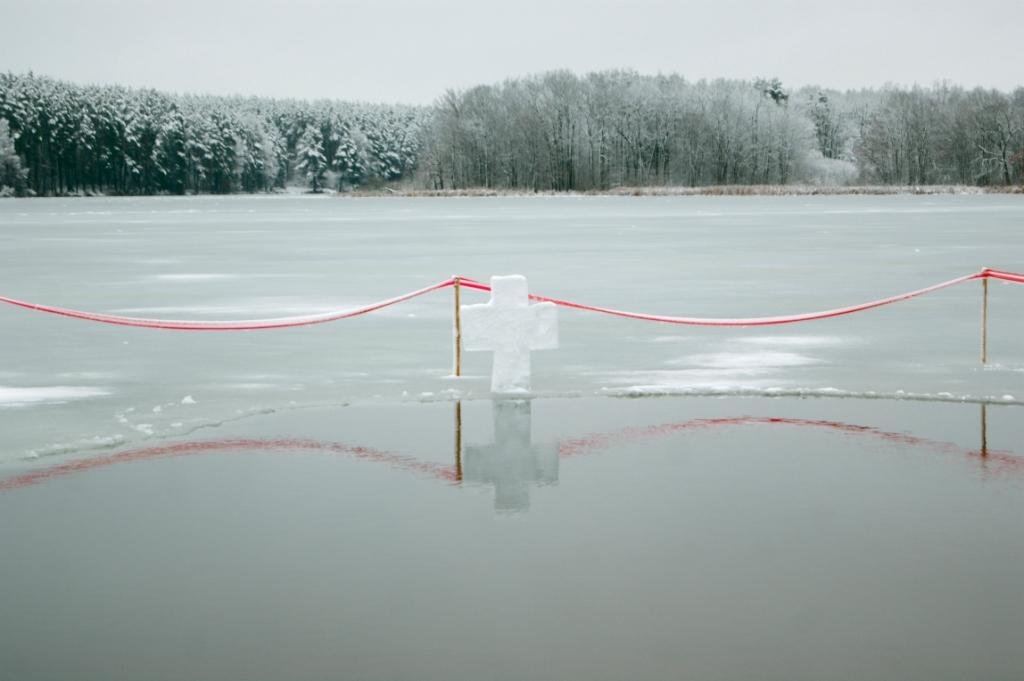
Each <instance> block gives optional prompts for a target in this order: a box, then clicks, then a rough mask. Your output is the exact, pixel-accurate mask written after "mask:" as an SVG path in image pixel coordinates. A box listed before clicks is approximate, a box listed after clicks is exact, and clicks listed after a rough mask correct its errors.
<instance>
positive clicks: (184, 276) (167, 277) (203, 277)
mask: <svg viewBox="0 0 1024 681" xmlns="http://www.w3.org/2000/svg"><path fill="white" fill-rule="evenodd" d="M237 278H238V275H237V274H227V273H224V272H195V273H184V272H182V273H178V274H154V275H153V276H151V277H150V279H156V280H157V281H178V282H191V281H218V280H222V279H237Z"/></svg>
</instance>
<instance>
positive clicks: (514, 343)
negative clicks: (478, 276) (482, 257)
mask: <svg viewBox="0 0 1024 681" xmlns="http://www.w3.org/2000/svg"><path fill="white" fill-rule="evenodd" d="M462 325H463V331H462V338H463V342H464V343H465V346H466V349H467V350H492V351H493V352H494V367H493V369H492V370H491V391H492V392H495V393H510V392H524V391H527V390H529V389H530V351H531V350H549V349H553V348H557V347H558V317H557V309H556V308H555V304H554V303H537V304H536V305H530V299H529V296H528V295H527V287H526V277H523V276H521V275H518V274H513V275H511V276H508V277H491V300H490V302H488V303H484V304H482V305H463V306H462Z"/></svg>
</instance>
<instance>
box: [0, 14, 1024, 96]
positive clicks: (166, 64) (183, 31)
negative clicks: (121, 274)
mask: <svg viewBox="0 0 1024 681" xmlns="http://www.w3.org/2000/svg"><path fill="white" fill-rule="evenodd" d="M0 8H2V12H0V70H2V71H15V72H24V71H28V70H30V69H31V70H33V71H35V72H36V73H40V74H45V75H50V76H54V77H57V78H62V79H67V80H71V81H75V82H79V83H119V84H125V85H133V86H147V87H155V88H158V89H161V90H168V91H176V92H182V91H190V92H209V93H215V94H231V93H242V94H260V95H273V96H287V97H300V98H332V99H354V100H367V101H388V102H410V103H429V102H431V101H433V100H434V99H435V98H436V97H437V96H438V95H439V94H441V93H442V92H443V91H444V90H445V89H447V88H461V87H466V86H470V85H474V84H478V83H492V82H496V81H500V80H503V79H504V78H507V77H510V76H516V75H524V74H528V73H535V72H538V71H545V70H549V69H555V68H568V69H572V70H574V71H577V72H581V73H582V72H586V71H591V70H596V69H606V68H616V67H622V68H633V69H636V70H639V71H641V72H644V73H657V72H659V71H660V72H678V73H681V74H683V75H684V76H686V77H687V78H689V79H691V80H696V79H699V78H714V77H719V76H723V77H738V78H752V77H755V76H778V77H779V78H781V79H782V81H783V83H784V84H786V85H788V86H799V85H804V84H821V85H827V86H830V87H836V88H839V89H846V88H858V87H865V86H877V85H882V84H884V83H886V82H893V83H899V84H913V83H921V84H931V83H933V82H935V81H937V80H942V79H947V80H950V81H953V82H955V83H960V84H963V85H968V86H974V85H981V86H985V87H997V88H1002V89H1006V90H1009V89H1012V88H1014V87H1016V86H1018V85H1024V33H1022V32H1021V27H1022V26H1024V0H970V1H965V0H957V1H955V2H950V1H947V0H918V1H917V2H907V1H906V0H888V1H879V0H850V1H849V2H843V3H832V2H827V1H825V0H817V1H813V0H788V1H787V0H775V1H771V2H761V1H757V0H734V1H729V0H719V1H717V2H714V1H710V0H709V1H704V0H700V1H690V0H676V1H674V2H669V1H659V0H633V1H632V2H624V1H618V0H543V1H538V0H526V1H520V2H501V3H494V2H483V1H478V2H473V1H471V0H432V1H429V2H413V1H412V0H388V1H386V2H382V1H374V0H363V1H361V2H350V1H349V0H329V1H321V0H292V1H290V2H280V1H278V2H270V1H268V0H203V1H197V0H163V1H161V2H153V1H151V0H92V1H90V0H0Z"/></svg>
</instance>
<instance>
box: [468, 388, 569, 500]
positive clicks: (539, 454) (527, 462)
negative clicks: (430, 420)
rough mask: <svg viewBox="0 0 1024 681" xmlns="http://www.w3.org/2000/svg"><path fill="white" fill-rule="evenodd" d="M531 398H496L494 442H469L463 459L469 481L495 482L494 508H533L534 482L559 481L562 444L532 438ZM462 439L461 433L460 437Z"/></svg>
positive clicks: (542, 483) (494, 404) (494, 405)
mask: <svg viewBox="0 0 1024 681" xmlns="http://www.w3.org/2000/svg"><path fill="white" fill-rule="evenodd" d="M530 410H531V406H530V402H529V401H528V400H494V401H493V402H492V403H491V414H492V417H493V419H494V441H493V442H491V443H489V444H483V445H468V446H466V449H465V455H464V456H463V461H462V479H463V480H464V481H465V482H470V483H476V484H482V485H493V486H494V508H495V509H496V510H499V511H525V510H526V509H528V508H529V507H530V485H550V484H554V483H556V482H558V447H557V446H556V445H554V444H539V445H535V444H533V441H532V425H531V412H530ZM457 437H458V439H459V440H460V441H461V434H460V435H458V436H457Z"/></svg>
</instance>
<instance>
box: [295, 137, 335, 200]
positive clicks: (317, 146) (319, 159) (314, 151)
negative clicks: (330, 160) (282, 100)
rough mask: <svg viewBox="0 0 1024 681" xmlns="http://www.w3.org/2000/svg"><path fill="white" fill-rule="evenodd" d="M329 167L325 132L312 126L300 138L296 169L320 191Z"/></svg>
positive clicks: (316, 190)
mask: <svg viewBox="0 0 1024 681" xmlns="http://www.w3.org/2000/svg"><path fill="white" fill-rule="evenodd" d="M327 169H328V166H327V158H326V157H325V156H324V138H323V133H322V132H321V131H320V128H319V127H317V126H310V127H309V128H307V129H306V132H305V133H303V135H302V137H300V138H299V142H298V145H297V147H296V150H295V170H296V171H298V172H299V173H300V174H301V175H302V177H304V178H305V180H306V182H307V183H308V184H309V187H310V188H311V189H312V190H313V191H314V192H319V191H320V189H321V188H322V187H323V184H324V175H325V174H326V173H327Z"/></svg>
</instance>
